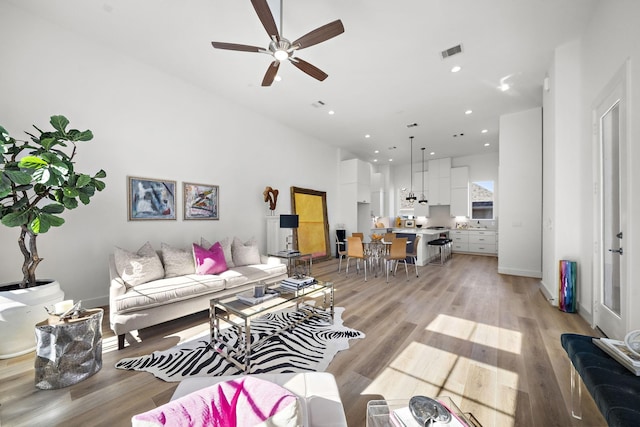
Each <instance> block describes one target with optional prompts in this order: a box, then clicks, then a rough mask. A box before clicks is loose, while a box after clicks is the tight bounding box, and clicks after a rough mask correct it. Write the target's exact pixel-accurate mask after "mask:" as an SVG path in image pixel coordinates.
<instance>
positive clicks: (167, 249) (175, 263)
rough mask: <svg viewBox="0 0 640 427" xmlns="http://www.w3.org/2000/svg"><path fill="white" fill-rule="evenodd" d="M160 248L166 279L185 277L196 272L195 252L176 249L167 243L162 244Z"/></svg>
mask: <svg viewBox="0 0 640 427" xmlns="http://www.w3.org/2000/svg"><path fill="white" fill-rule="evenodd" d="M160 248H161V253H162V263H163V264H164V277H167V278H169V277H177V276H184V275H185V274H194V273H195V272H196V267H195V264H194V262H193V251H191V250H188V251H187V250H184V249H178V248H174V247H173V246H170V245H168V244H166V243H161V244H160Z"/></svg>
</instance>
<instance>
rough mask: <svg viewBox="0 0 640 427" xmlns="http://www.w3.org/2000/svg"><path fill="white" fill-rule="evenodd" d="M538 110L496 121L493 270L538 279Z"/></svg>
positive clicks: (540, 122)
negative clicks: (497, 203)
mask: <svg viewBox="0 0 640 427" xmlns="http://www.w3.org/2000/svg"><path fill="white" fill-rule="evenodd" d="M541 110H542V109H541V108H534V109H531V110H527V111H523V112H519V113H513V114H506V115H503V116H501V117H500V149H499V150H500V167H499V181H500V194H499V201H500V210H499V212H498V214H499V217H500V221H499V223H498V230H499V233H500V244H499V249H498V272H499V273H503V274H514V275H519V276H529V277H542V259H541V257H542V253H541V252H542V230H541V215H542V111H541Z"/></svg>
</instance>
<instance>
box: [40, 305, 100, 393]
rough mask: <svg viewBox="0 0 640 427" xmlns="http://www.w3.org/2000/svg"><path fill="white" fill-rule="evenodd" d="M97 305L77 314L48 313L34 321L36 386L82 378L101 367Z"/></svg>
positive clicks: (66, 383)
mask: <svg viewBox="0 0 640 427" xmlns="http://www.w3.org/2000/svg"><path fill="white" fill-rule="evenodd" d="M103 315H104V311H103V310H102V309H101V308H95V309H90V310H85V311H84V313H83V315H82V316H81V317H78V318H76V319H69V320H60V318H59V317H58V316H50V317H49V318H48V319H47V320H44V321H42V322H40V323H38V324H36V327H35V332H36V360H35V371H36V378H35V383H36V387H37V388H39V389H43V390H51V389H57V388H63V387H67V386H70V385H73V384H76V383H79V382H80V381H82V380H85V379H87V378H89V377H90V376H92V375H93V374H95V373H96V372H98V371H99V370H100V369H101V368H102V317H103Z"/></svg>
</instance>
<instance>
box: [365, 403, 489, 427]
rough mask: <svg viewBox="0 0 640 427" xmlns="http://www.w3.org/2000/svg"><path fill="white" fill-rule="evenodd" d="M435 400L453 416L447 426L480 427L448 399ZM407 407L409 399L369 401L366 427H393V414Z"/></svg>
mask: <svg viewBox="0 0 640 427" xmlns="http://www.w3.org/2000/svg"><path fill="white" fill-rule="evenodd" d="M435 399H436V400H437V401H439V402H440V403H442V404H443V405H444V406H445V407H446V408H447V409H449V412H451V413H452V414H454V415H455V419H452V421H450V422H449V424H448V425H451V426H456V425H457V426H459V425H462V426H465V427H467V426H468V427H482V426H481V425H480V423H479V422H478V420H476V418H475V417H474V416H473V415H472V414H471V413H468V412H467V413H463V412H462V411H461V410H460V408H458V406H457V405H456V404H455V402H454V401H453V400H451V398H450V397H447V396H441V397H436V398H435ZM408 405H409V399H389V400H370V401H369V402H367V427H395V426H397V425H399V423H398V422H397V421H396V420H395V419H394V418H393V417H394V416H393V412H394V411H396V410H402V409H403V408H407V407H408ZM416 424H417V422H416ZM438 425H444V424H438Z"/></svg>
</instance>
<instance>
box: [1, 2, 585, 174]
mask: <svg viewBox="0 0 640 427" xmlns="http://www.w3.org/2000/svg"><path fill="white" fill-rule="evenodd" d="M6 1H9V2H10V3H12V4H14V5H16V6H18V7H20V8H23V9H27V10H29V11H31V12H33V13H35V14H38V15H41V16H42V17H43V18H45V19H48V20H51V21H54V22H56V23H58V24H59V25H61V26H63V27H65V28H68V29H70V30H72V31H75V32H78V33H80V34H82V35H83V36H85V37H90V38H93V39H95V40H96V41H97V42H99V43H102V44H105V45H108V46H110V47H112V48H114V49H117V50H118V51H121V52H123V53H126V54H129V55H131V56H133V57H136V58H138V59H139V60H140V61H143V62H145V63H148V64H151V65H153V66H155V67H157V68H159V69H162V70H164V71H165V72H168V73H170V74H172V75H175V76H179V77H181V78H183V79H184V80H186V81H189V82H191V83H193V84H194V85H197V86H200V87H203V88H205V89H208V90H211V91H212V92H214V93H216V94H218V95H219V96H222V97H224V98H226V99H228V100H229V101H230V102H235V103H238V104H241V105H244V106H246V107H247V108H250V109H252V110H255V111H257V112H258V113H260V114H263V115H265V116H269V117H272V118H273V119H275V120H277V121H279V122H281V123H283V124H285V125H287V126H290V127H292V128H296V129H298V130H300V131H301V132H304V133H308V134H310V135H313V136H314V137H316V138H318V139H319V140H321V141H325V142H328V143H330V144H333V145H336V146H340V147H343V148H345V149H346V150H348V151H350V152H352V153H354V154H355V155H357V156H358V157H360V158H361V159H363V160H367V161H373V159H375V158H377V159H378V161H379V162H387V161H388V159H389V158H393V159H394V164H403V163H408V161H409V151H410V150H409V136H411V135H414V136H415V139H414V152H413V156H414V161H419V160H420V159H419V156H420V148H421V147H426V148H427V150H426V152H427V155H428V154H429V153H430V152H432V151H433V152H434V153H435V154H434V155H433V158H439V157H455V156H460V155H465V154H478V153H483V152H486V151H497V150H498V125H499V116H500V115H502V114H505V113H511V112H517V111H522V110H525V109H529V108H534V107H539V106H541V105H542V83H543V79H544V77H545V71H546V70H547V69H548V67H549V64H550V61H551V59H552V55H553V49H554V48H555V47H557V46H559V45H562V44H564V43H566V42H568V41H571V40H573V39H575V38H577V37H578V36H579V35H580V34H581V32H582V30H583V28H584V26H585V25H586V24H587V22H588V19H589V17H590V15H591V12H592V10H593V8H594V6H595V4H596V0H395V1H393V2H392V1H382V0H295V1H294V0H284V6H283V10H284V14H283V26H284V32H283V36H284V37H286V38H288V39H289V40H295V39H296V38H298V37H300V36H302V35H303V34H306V33H307V32H309V31H311V30H313V29H315V28H317V27H319V26H321V25H324V24H326V23H328V22H330V21H333V20H335V19H341V20H342V22H343V24H344V27H345V32H344V34H341V35H339V36H337V37H335V38H333V39H331V40H328V41H326V42H324V43H321V44H318V45H315V46H311V47H309V48H308V49H304V50H302V51H299V54H298V56H300V57H301V58H303V59H304V60H306V61H308V62H310V63H311V64H313V65H315V66H317V67H318V68H320V69H322V70H323V71H325V72H326V73H327V74H329V77H328V78H327V79H326V80H325V81H324V82H319V81H316V80H315V79H313V78H311V77H309V76H307V75H306V74H304V73H303V72H301V71H300V70H298V69H297V68H295V67H294V66H293V65H292V64H289V63H286V64H282V65H281V67H280V73H279V74H280V76H281V77H282V81H280V82H274V84H273V86H271V87H267V88H264V87H261V86H260V83H261V81H262V77H263V75H264V73H265V71H266V69H267V67H268V65H269V64H270V62H271V61H272V58H271V57H270V56H267V55H264V54H258V53H247V52H234V51H228V50H217V49H213V48H212V46H211V43H210V42H211V41H220V42H232V43H240V44H248V45H255V46H262V47H265V48H266V47H267V46H268V41H269V40H268V37H267V33H266V32H265V30H264V29H263V28H262V25H261V23H260V21H259V20H258V17H257V15H256V13H255V11H254V9H253V7H252V5H251V3H250V1H249V0H182V1H181V0H101V1H95V0H6ZM269 1H270V4H271V5H272V9H273V8H278V7H279V2H278V0H269ZM277 15H278V14H277V13H276V22H278V23H279V16H277ZM460 43H461V44H462V45H463V49H464V51H463V53H462V54H460V55H456V56H453V57H451V58H448V59H445V60H443V59H442V58H441V56H440V52H441V51H442V50H445V49H447V48H449V47H452V46H454V45H456V44H460ZM454 65H459V66H461V67H462V71H460V72H459V73H455V74H454V73H451V72H450V69H451V68H452V67H453V66H454ZM501 81H505V82H507V83H509V84H510V86H511V89H510V90H508V91H506V92H502V91H501V90H499V89H498V86H499V84H500V83H501ZM318 101H322V102H324V104H325V105H324V106H319V103H318ZM314 104H315V105H316V106H314ZM469 109H470V110H472V111H473V113H472V114H471V115H465V111H466V110H469ZM329 110H333V111H335V114H334V115H329V114H328V112H329ZM411 123H418V126H417V127H413V128H408V127H407V125H408V124H411ZM482 129H487V130H488V132H487V133H486V134H482V133H481V130H482ZM366 134H369V135H371V137H370V138H365V135H366ZM460 134H464V135H463V136H460ZM454 135H459V136H454ZM485 143H490V144H491V145H490V146H489V147H485V146H484V144H485ZM393 146H395V147H397V149H395V150H389V147H393ZM375 149H378V150H380V153H379V154H374V150H375Z"/></svg>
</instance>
